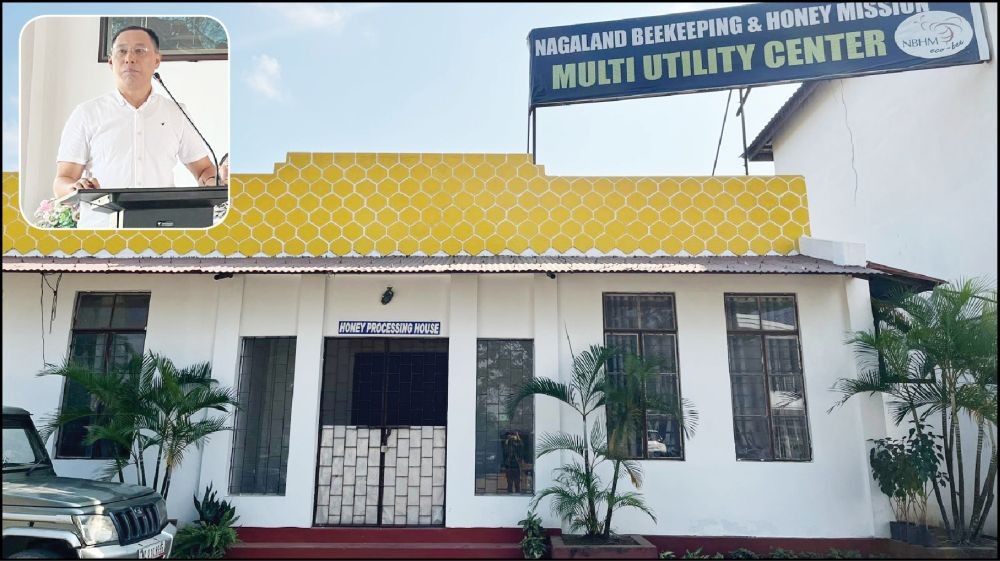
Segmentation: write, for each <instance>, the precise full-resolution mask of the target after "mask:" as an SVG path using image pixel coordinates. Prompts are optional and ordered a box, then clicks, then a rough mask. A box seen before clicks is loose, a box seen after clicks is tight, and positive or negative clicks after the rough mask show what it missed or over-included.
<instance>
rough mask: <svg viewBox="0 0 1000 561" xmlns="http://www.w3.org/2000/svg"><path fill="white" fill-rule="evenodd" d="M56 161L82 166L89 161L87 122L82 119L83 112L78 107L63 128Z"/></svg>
mask: <svg viewBox="0 0 1000 561" xmlns="http://www.w3.org/2000/svg"><path fill="white" fill-rule="evenodd" d="M56 161H58V162H72V163H74V164H83V165H86V164H87V162H89V161H90V140H89V138H88V135H87V122H86V119H85V118H84V111H83V109H82V108H81V107H79V106H78V107H77V108H76V109H74V110H73V112H72V113H70V116H69V119H67V120H66V126H64V127H63V132H62V138H61V139H60V140H59V152H58V153H57V155H56Z"/></svg>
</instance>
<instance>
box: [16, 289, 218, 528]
mask: <svg viewBox="0 0 1000 561" xmlns="http://www.w3.org/2000/svg"><path fill="white" fill-rule="evenodd" d="M61 277H62V278H61V280H60V275H48V276H47V277H46V280H47V281H48V283H49V284H51V285H52V286H54V287H55V286H58V297H57V303H56V316H55V321H54V322H52V329H51V331H50V330H49V317H50V313H51V310H52V292H51V290H50V289H49V288H48V286H45V289H44V295H43V291H42V290H41V288H40V286H43V285H44V283H43V281H42V279H41V277H40V275H37V274H9V273H4V275H3V403H4V405H12V406H15V407H23V408H25V409H27V410H28V411H29V412H31V413H32V414H33V418H34V420H35V422H36V424H38V423H39V421H40V419H42V418H43V417H45V416H47V415H50V414H52V413H54V412H55V411H56V409H57V408H58V407H59V403H60V399H61V396H62V389H63V384H62V378H58V377H55V376H44V377H40V378H38V377H35V374H37V373H38V372H40V371H41V370H42V369H43V368H44V364H45V363H46V362H48V363H52V364H61V363H62V361H63V360H65V358H66V353H67V351H68V349H69V341H70V327H71V322H72V319H73V307H74V304H75V302H76V294H77V292H98V291H115V292H129V291H141V292H149V293H150V300H149V320H148V324H147V328H146V344H145V347H146V350H147V351H150V350H151V351H154V352H157V353H159V354H163V355H165V356H167V357H168V358H170V359H171V360H173V361H174V363H175V364H176V365H177V366H178V367H186V366H190V365H192V364H194V363H197V362H204V361H211V360H212V347H213V340H212V337H211V336H210V331H206V326H212V325H214V324H215V310H216V306H215V302H216V299H217V297H218V284H217V283H214V282H213V281H212V278H211V276H191V275H135V276H132V275H74V274H65V275H62V276H61ZM57 283H58V284H57ZM40 298H41V299H42V301H43V302H42V305H41V306H40V305H39V299H40ZM43 308H44V309H43ZM43 322H44V327H43ZM43 343H44V349H45V356H44V358H43V356H42V345H43ZM225 439H226V435H224V434H219V435H215V436H213V437H212V440H219V441H225ZM210 442H211V440H210ZM47 446H48V450H49V454H50V455H51V456H52V457H53V458H55V438H51V439H49V442H47ZM150 458H152V459H153V461H154V462H155V456H152V451H150V454H149V455H147V461H149V459H150ZM200 462H201V452H200V451H199V450H197V449H194V448H192V449H191V450H189V451H188V453H187V455H186V458H185V461H184V463H183V465H182V466H181V468H180V469H179V470H178V471H177V472H175V473H174V475H173V479H172V482H171V486H170V495H169V497H168V505H167V506H168V509H169V511H170V515H171V517H177V518H179V519H180V520H182V521H186V520H190V519H192V518H194V517H195V516H196V514H195V511H194V505H193V504H192V501H191V495H192V494H194V493H195V490H196V487H197V479H198V473H199V464H200ZM54 463H55V469H56V472H57V473H58V474H60V475H64V476H69V477H92V476H95V475H96V474H97V473H99V472H100V470H101V469H102V468H103V467H104V466H105V465H107V462H106V461H99V460H93V461H91V460H59V459H54ZM148 474H150V475H151V474H152V469H151V468H150V469H149V470H148ZM126 481H127V482H133V483H134V482H135V479H134V476H133V475H131V474H127V475H126ZM150 483H152V482H150ZM198 494H199V496H200V494H201V493H200V491H199V492H198Z"/></svg>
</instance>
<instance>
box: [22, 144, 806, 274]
mask: <svg viewBox="0 0 1000 561" xmlns="http://www.w3.org/2000/svg"><path fill="white" fill-rule="evenodd" d="M231 182H232V186H231V192H232V205H231V207H232V208H231V210H230V212H229V214H228V215H227V216H226V218H225V220H224V221H223V222H222V223H220V224H218V225H216V226H214V227H212V228H210V229H208V230H163V231H158V230H122V231H114V230H99V231H76V230H41V229H38V228H35V227H33V226H31V225H30V224H28V223H27V222H26V221H25V219H24V217H23V216H22V215H21V212H20V210H19V201H18V174H17V173H11V172H4V174H3V254H4V255H54V256H66V255H73V256H84V255H95V254H100V255H103V256H109V255H110V256H122V257H126V256H136V255H162V256H209V257H211V256H215V257H219V256H232V257H240V256H242V257H263V256H267V257H279V256H295V257H297V256H301V257H322V256H348V255H365V256H368V255H500V254H505V255H510V254H514V255H543V254H546V255H580V254H585V255H609V254H610V255H664V254H665V255H765V254H789V253H794V252H795V251H796V250H797V247H796V244H797V242H798V239H799V237H800V236H802V235H808V234H809V213H808V209H807V205H806V188H805V181H804V180H803V178H802V177H799V176H774V177H759V176H758V177H753V176H749V177H745V176H738V177H552V176H547V175H545V173H544V169H543V168H542V166H537V165H534V164H532V163H531V158H530V156H529V155H526V154H321V153H316V154H312V153H291V154H289V155H288V161H287V162H284V163H281V164H278V165H276V166H275V170H274V173H273V174H234V175H233V176H232V179H231Z"/></svg>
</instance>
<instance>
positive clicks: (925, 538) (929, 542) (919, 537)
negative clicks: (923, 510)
mask: <svg viewBox="0 0 1000 561" xmlns="http://www.w3.org/2000/svg"><path fill="white" fill-rule="evenodd" d="M906 541H907V542H908V543H911V544H913V545H922V546H924V547H932V546H934V545H937V540H936V539H935V538H934V534H933V533H932V532H931V529H930V528H928V527H927V526H918V525H916V524H910V525H909V526H908V527H907V528H906Z"/></svg>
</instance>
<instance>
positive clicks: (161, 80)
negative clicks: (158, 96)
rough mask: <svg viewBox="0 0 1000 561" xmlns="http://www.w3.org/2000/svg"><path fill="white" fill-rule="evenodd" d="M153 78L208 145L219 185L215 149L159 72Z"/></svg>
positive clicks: (216, 184)
mask: <svg viewBox="0 0 1000 561" xmlns="http://www.w3.org/2000/svg"><path fill="white" fill-rule="evenodd" d="M153 78H156V81H157V82H159V83H160V85H161V86H163V90H164V91H166V92H167V95H169V96H170V99H172V100H173V101H174V104H176V105H177V108H178V109H180V110H181V113H183V114H184V117H185V118H186V119H187V120H188V122H189V123H191V127H193V128H194V132H196V133H198V136H200V137H201V141H202V142H204V143H205V146H207V147H208V152H209V153H210V154H212V161H213V162H215V186H216V187H221V185H219V159H218V158H216V157H215V150H212V145H211V144H209V143H208V141H207V140H205V135H203V134H201V131H200V130H198V127H196V126H194V121H192V120H191V117H189V116H188V114H187V111H185V110H184V108H183V107H181V104H180V103H179V102H178V101H177V98H176V97H174V94H172V93H170V90H168V89H167V85H166V84H164V83H163V78H160V73H159V72H153Z"/></svg>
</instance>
